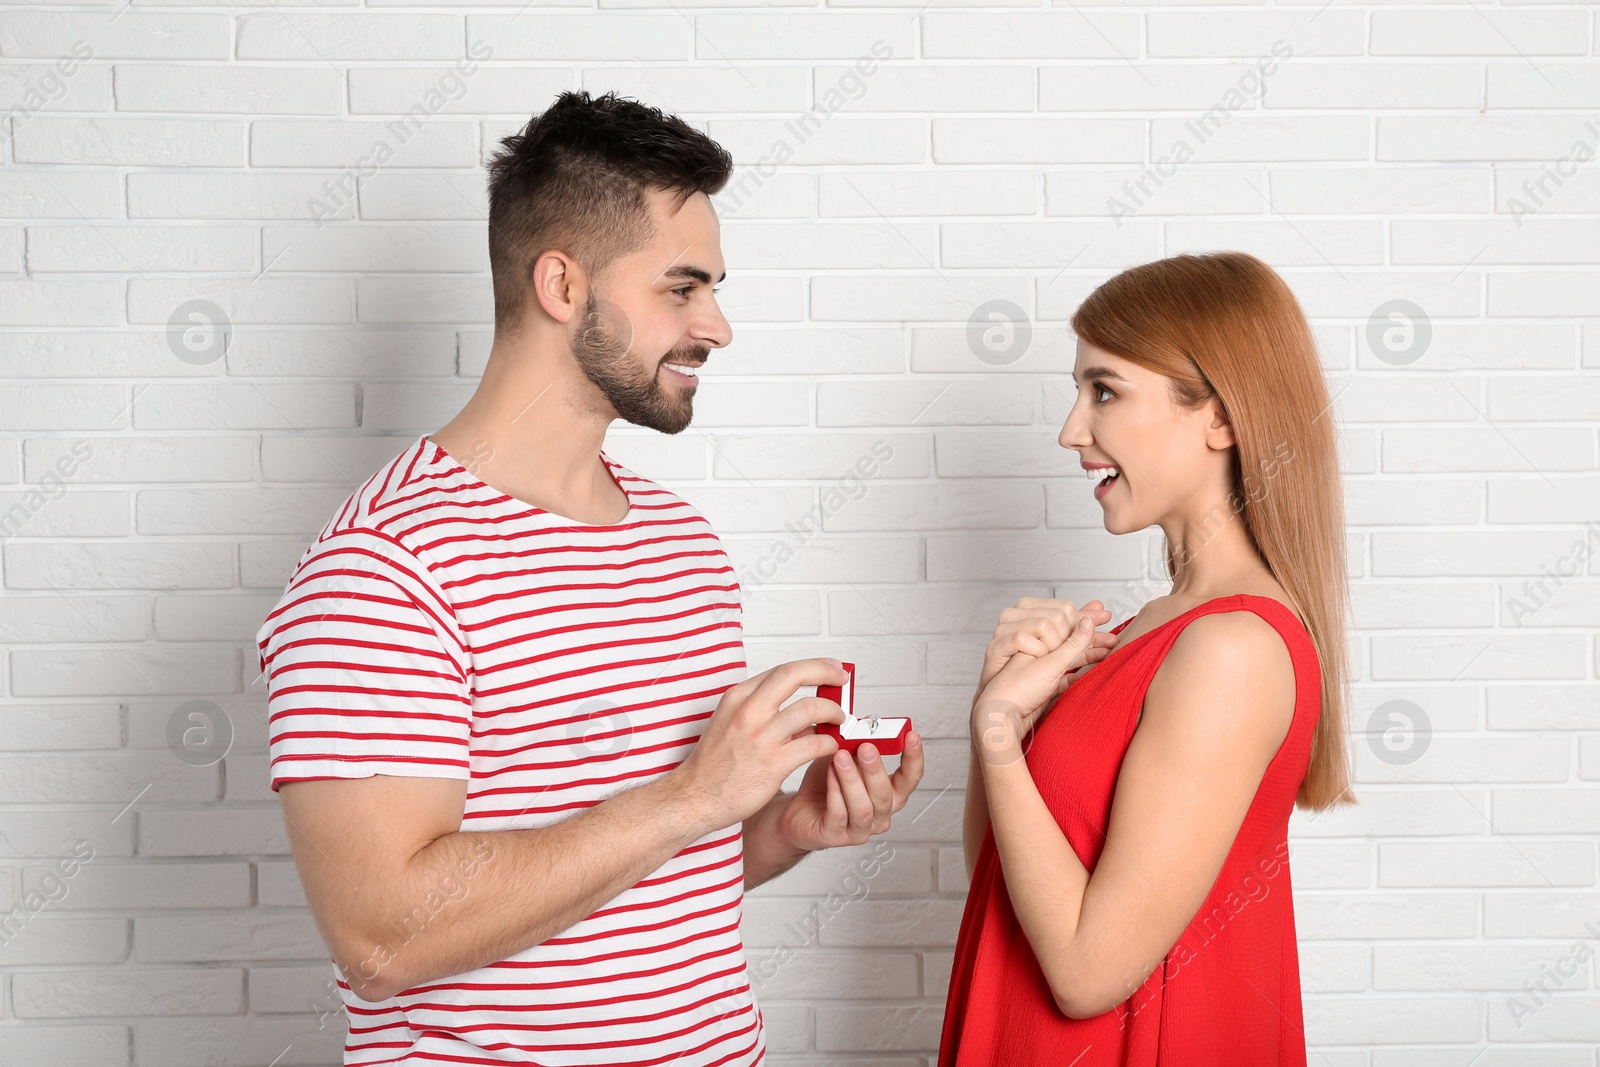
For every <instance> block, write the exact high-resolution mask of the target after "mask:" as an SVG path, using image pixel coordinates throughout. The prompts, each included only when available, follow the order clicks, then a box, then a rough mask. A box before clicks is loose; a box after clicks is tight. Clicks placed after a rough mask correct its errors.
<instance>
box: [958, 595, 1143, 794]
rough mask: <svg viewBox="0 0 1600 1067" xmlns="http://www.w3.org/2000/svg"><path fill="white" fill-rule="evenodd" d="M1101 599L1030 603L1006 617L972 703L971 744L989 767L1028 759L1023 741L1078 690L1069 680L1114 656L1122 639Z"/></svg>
mask: <svg viewBox="0 0 1600 1067" xmlns="http://www.w3.org/2000/svg"><path fill="white" fill-rule="evenodd" d="M1110 621H1111V612H1110V611H1108V610H1107V609H1106V607H1105V605H1103V604H1102V603H1101V602H1100V601H1098V600H1091V601H1089V602H1088V603H1087V604H1085V605H1083V607H1082V608H1079V607H1077V606H1076V605H1075V604H1073V602H1072V601H1070V600H1050V599H1044V598H1036V597H1023V598H1022V599H1021V600H1019V601H1017V603H1016V606H1015V607H1010V608H1006V609H1005V610H1004V611H1003V612H1001V613H1000V622H999V623H998V624H997V625H996V626H995V630H994V637H993V638H992V639H991V640H990V641H989V646H988V648H987V649H985V650H984V655H983V671H982V673H981V674H980V676H979V679H978V690H977V695H976V696H975V697H974V698H973V702H972V722H971V730H972V743H973V745H974V746H975V748H976V750H977V752H978V755H979V756H980V758H982V759H983V760H984V761H985V762H989V763H1011V762H1014V761H1015V760H1018V759H1020V758H1022V748H1021V742H1022V738H1023V737H1024V736H1026V734H1027V733H1028V731H1029V730H1031V729H1033V727H1034V725H1035V724H1037V723H1038V721H1039V720H1040V719H1041V718H1042V717H1043V716H1044V715H1045V714H1046V713H1047V712H1048V710H1049V708H1050V707H1051V706H1052V705H1054V704H1055V701H1056V698H1057V697H1059V696H1060V695H1061V694H1062V693H1063V692H1064V691H1065V690H1066V688H1067V686H1068V685H1069V684H1071V681H1072V679H1070V678H1068V677H1067V676H1068V675H1070V674H1072V673H1073V672H1075V671H1077V670H1079V669H1080V668H1082V667H1085V666H1088V665H1090V664H1093V663H1098V662H1099V661H1100V660H1102V659H1104V658H1105V657H1106V656H1108V655H1110V653H1111V650H1112V648H1114V647H1115V646H1116V644H1117V642H1118V641H1119V640H1120V635H1118V634H1113V633H1105V632H1101V631H1099V630H1097V629H1096V627H1097V626H1101V625H1104V624H1105V623H1108V622H1110Z"/></svg>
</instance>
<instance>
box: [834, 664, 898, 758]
mask: <svg viewBox="0 0 1600 1067" xmlns="http://www.w3.org/2000/svg"><path fill="white" fill-rule="evenodd" d="M844 672H845V680H844V684H843V685H819V686H817V696H819V697H822V698H823V699H824V700H831V701H833V702H834V703H835V704H838V705H839V706H840V707H841V708H843V709H844V722H843V723H841V724H838V725H835V724H834V723H831V722H819V723H817V733H819V734H827V735H828V736H829V737H831V738H833V739H834V740H835V741H837V742H839V747H840V748H842V749H844V750H845V751H846V752H848V753H850V754H851V755H852V756H853V755H855V752H856V749H858V748H860V747H861V743H862V742H863V741H871V742H872V745H873V747H874V748H876V749H877V750H878V754H879V755H880V756H898V755H900V753H901V752H902V751H904V750H905V747H906V735H907V734H909V733H910V732H911V720H910V719H903V718H892V717H891V718H880V717H879V716H877V715H871V716H866V717H862V718H857V717H856V714H855V697H856V665H855V664H854V663H846V664H845V665H844Z"/></svg>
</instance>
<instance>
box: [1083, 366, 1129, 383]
mask: <svg viewBox="0 0 1600 1067" xmlns="http://www.w3.org/2000/svg"><path fill="white" fill-rule="evenodd" d="M1072 377H1073V380H1075V381H1076V380H1079V379H1078V375H1077V374H1076V373H1074V374H1073V375H1072ZM1090 378H1109V379H1111V380H1112V381H1114V382H1127V381H1128V379H1126V378H1124V377H1123V376H1122V375H1120V374H1118V373H1117V372H1116V371H1114V370H1112V369H1111V368H1110V367H1087V368H1085V369H1084V372H1083V378H1082V379H1081V380H1083V381H1088V380H1089V379H1090ZM1129 384H1132V383H1129Z"/></svg>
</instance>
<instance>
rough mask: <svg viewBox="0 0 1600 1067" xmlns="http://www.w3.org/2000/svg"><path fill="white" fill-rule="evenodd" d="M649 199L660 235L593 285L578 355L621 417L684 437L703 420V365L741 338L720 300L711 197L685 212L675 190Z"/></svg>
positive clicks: (701, 197)
mask: <svg viewBox="0 0 1600 1067" xmlns="http://www.w3.org/2000/svg"><path fill="white" fill-rule="evenodd" d="M648 198H649V202H650V212H651V217H652V220H653V222H654V227H655V237H654V238H653V239H652V240H651V242H650V243H649V244H648V245H647V246H646V247H645V248H643V249H641V250H639V251H637V252H634V253H633V254H631V255H628V256H624V257H622V258H620V259H617V260H615V261H614V262H613V263H612V264H611V265H610V266H608V267H607V268H606V269H605V270H604V271H603V272H602V273H601V275H600V276H598V277H597V278H595V279H594V280H593V283H592V287H591V290H590V293H589V298H588V300H587V302H586V303H585V305H584V309H583V316H582V319H581V321H580V322H579V323H578V324H577V329H576V331H575V332H574V334H573V336H572V355H573V358H574V359H576V360H577V361H578V366H579V367H580V368H582V370H583V373H584V374H585V375H586V376H587V377H588V379H589V380H590V381H591V382H593V383H594V384H595V386H596V387H597V388H598V389H599V390H600V392H601V393H602V394H603V395H604V396H605V398H606V400H607V401H608V402H609V403H610V405H611V407H612V408H613V409H615V411H616V413H617V417H619V418H622V419H626V420H627V421H628V422H631V423H634V424H635V425H638V426H647V427H649V428H650V429H652V430H659V431H661V432H662V433H678V432H680V431H681V430H683V429H684V428H685V427H686V426H688V425H689V422H690V420H691V419H692V418H693V417H694V393H695V390H696V389H697V388H698V385H699V383H698V379H697V378H696V377H695V371H696V369H697V368H698V367H699V366H700V365H701V364H702V363H704V362H705V361H706V358H707V357H708V355H709V354H710V351H711V349H712V348H721V347H723V346H724V345H726V344H727V343H728V342H729V341H730V340H732V338H733V330H732V328H731V327H729V325H728V320H727V319H725V318H723V316H722V311H721V310H720V309H719V308H718V307H717V300H716V297H715V296H713V295H712V294H713V289H712V285H713V284H714V283H716V282H720V281H721V280H722V279H723V277H725V276H726V275H725V271H724V269H723V262H722V235H721V228H720V226H719V224H718V222H717V216H716V212H715V211H713V210H712V207H711V201H710V200H709V199H708V198H707V197H706V196H705V194H704V193H696V194H695V195H694V196H691V197H690V198H689V199H688V200H687V201H686V202H685V203H684V205H683V207H682V208H680V209H678V210H676V211H674V210H673V208H674V206H675V205H674V194H672V193H669V192H666V191H664V190H651V191H650V193H649V194H648ZM674 366H676V367H678V368H680V369H673V368H674Z"/></svg>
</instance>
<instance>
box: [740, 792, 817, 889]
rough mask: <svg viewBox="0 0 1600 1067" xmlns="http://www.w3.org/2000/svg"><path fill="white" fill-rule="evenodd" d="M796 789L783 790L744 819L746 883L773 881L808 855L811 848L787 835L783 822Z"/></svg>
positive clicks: (754, 885)
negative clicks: (787, 791)
mask: <svg viewBox="0 0 1600 1067" xmlns="http://www.w3.org/2000/svg"><path fill="white" fill-rule="evenodd" d="M792 796H794V794H793V793H784V792H781V791H780V792H779V793H778V795H777V796H775V797H773V798H772V799H771V800H769V801H768V802H767V803H766V804H765V805H764V806H763V807H762V809H761V810H760V811H758V812H756V813H755V814H754V815H752V816H750V818H748V819H746V820H745V821H744V887H745V889H747V890H749V889H754V888H755V887H756V886H758V885H760V884H761V883H762V882H770V881H771V880H772V879H774V878H776V877H778V875H780V874H782V873H783V872H784V871H787V870H788V869H789V868H790V867H793V866H794V865H795V864H797V863H799V862H800V861H801V860H802V859H804V858H805V856H806V855H807V852H806V850H805V849H803V848H799V847H798V846H796V845H795V844H793V843H792V842H790V841H788V840H786V839H785V838H784V836H783V832H782V827H781V824H780V822H779V819H780V817H781V816H782V815H783V809H784V807H785V806H786V805H787V804H788V803H789V798H790V797H792Z"/></svg>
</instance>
